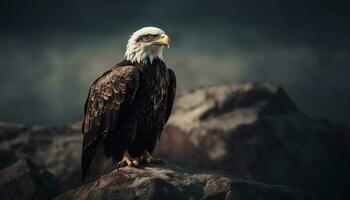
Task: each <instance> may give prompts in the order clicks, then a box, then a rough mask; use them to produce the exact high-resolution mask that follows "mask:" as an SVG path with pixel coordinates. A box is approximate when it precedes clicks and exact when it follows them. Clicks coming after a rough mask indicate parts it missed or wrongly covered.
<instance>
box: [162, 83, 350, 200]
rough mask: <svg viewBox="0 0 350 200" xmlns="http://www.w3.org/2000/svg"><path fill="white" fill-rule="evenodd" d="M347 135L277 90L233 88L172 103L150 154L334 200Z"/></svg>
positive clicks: (343, 173)
mask: <svg viewBox="0 0 350 200" xmlns="http://www.w3.org/2000/svg"><path fill="white" fill-rule="evenodd" d="M349 136H350V131H349V129H348V128H346V127H343V126H340V125H335V124H332V123H330V122H327V121H315V120H312V119H310V118H309V117H307V116H306V115H304V114H303V113H301V112H300V111H299V110H298V108H297V107H296V106H295V105H294V104H293V102H292V101H291V100H290V98H289V97H288V96H287V94H286V93H285V91H284V90H283V89H282V88H281V87H279V86H277V85H274V84H252V83H243V84H231V85H224V86H212V87H206V88H200V89H197V90H193V91H190V92H187V93H184V94H182V95H179V96H177V99H176V103H175V109H174V112H173V114H172V117H171V118H170V120H169V123H168V126H167V128H166V130H165V131H164V133H163V135H162V138H161V140H160V143H159V144H158V146H157V150H156V155H158V156H160V157H163V158H165V159H166V160H167V161H168V162H172V163H176V164H180V165H184V166H192V167H199V168H207V169H215V170H222V171H226V172H232V173H245V174H249V175H251V176H253V177H256V178H257V179H258V180H261V181H264V182H267V183H274V184H283V185H292V186H296V187H299V188H302V189H303V190H304V191H305V193H306V195H307V197H308V198H310V199H322V198H323V199H334V198H336V199H340V198H342V197H343V195H344V194H346V190H347V189H346V188H347V186H346V184H345V185H343V184H341V183H342V182H343V183H344V182H345V180H346V179H345V178H344V177H347V178H350V176H349V175H350V171H349V169H348V168H346V167H345V166H348V164H347V163H350V137H349ZM339 170H340V171H339ZM329 183H332V184H329ZM334 191H337V192H334Z"/></svg>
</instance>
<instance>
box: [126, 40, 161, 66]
mask: <svg viewBox="0 0 350 200" xmlns="http://www.w3.org/2000/svg"><path fill="white" fill-rule="evenodd" d="M156 58H159V59H160V60H163V46H161V45H149V44H145V43H139V42H133V41H129V43H128V45H127V46H126V52H125V60H129V61H130V62H132V63H136V62H137V63H147V62H151V63H153V60H154V59H156Z"/></svg>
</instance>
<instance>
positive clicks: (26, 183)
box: [0, 159, 59, 200]
mask: <svg viewBox="0 0 350 200" xmlns="http://www.w3.org/2000/svg"><path fill="white" fill-rule="evenodd" d="M0 191H1V199H3V200H22V199H23V200H28V199H33V200H34V199H35V200H43V199H51V198H53V197H54V196H56V195H57V194H58V193H59V189H58V184H57V182H56V179H55V177H54V176H53V175H52V174H51V173H50V172H48V171H46V170H44V169H41V168H37V167H36V166H35V165H34V164H33V163H31V162H30V161H28V160H26V159H21V160H19V161H17V162H16V163H14V164H13V165H10V166H8V167H6V168H5V169H3V170H1V171H0Z"/></svg>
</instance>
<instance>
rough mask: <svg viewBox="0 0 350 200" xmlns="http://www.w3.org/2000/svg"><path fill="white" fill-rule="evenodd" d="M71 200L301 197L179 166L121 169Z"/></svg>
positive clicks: (68, 195)
mask: <svg viewBox="0 0 350 200" xmlns="http://www.w3.org/2000/svg"><path fill="white" fill-rule="evenodd" d="M70 199H109V200H124V199H125V200H129V199H149V200H158V199H208V200H209V199H225V200H239V199H261V200H264V199H266V200H274V199H276V200H277V199H278V200H294V199H301V197H300V195H299V193H298V191H295V190H292V189H291V188H288V187H283V186H275V185H267V184H263V183H258V182H254V181H250V180H244V179H241V178H233V177H229V176H224V175H220V174H215V173H214V174H213V173H208V172H203V171H198V170H196V169H188V168H183V167H178V166H167V167H162V168H157V167H146V168H145V169H137V168H130V167H126V168H122V169H120V170H115V171H114V172H112V173H110V174H107V175H104V176H102V177H100V178H99V179H97V180H95V181H93V182H90V183H88V184H86V185H83V186H81V187H79V188H76V189H73V190H70V191H68V192H66V193H64V194H62V195H60V196H59V197H57V198H56V200H70Z"/></svg>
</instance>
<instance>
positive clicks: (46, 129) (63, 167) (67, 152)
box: [0, 123, 82, 190]
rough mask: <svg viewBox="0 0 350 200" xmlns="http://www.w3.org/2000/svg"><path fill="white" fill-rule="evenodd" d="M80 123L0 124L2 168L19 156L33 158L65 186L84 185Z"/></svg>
mask: <svg viewBox="0 0 350 200" xmlns="http://www.w3.org/2000/svg"><path fill="white" fill-rule="evenodd" d="M81 141H82V136H81V133H80V127H79V125H77V124H76V123H75V124H70V125H62V126H26V125H18V124H9V123H0V144H1V145H0V169H1V168H2V167H5V166H6V165H9V164H11V163H12V162H14V161H15V160H16V158H30V159H31V160H32V161H33V162H34V163H36V164H38V165H39V166H42V167H44V168H45V169H47V170H49V171H50V172H52V173H53V174H54V175H55V176H56V177H57V179H58V181H59V183H60V185H61V186H62V189H63V190H65V189H67V188H71V187H75V186H78V185H79V184H80V177H81V176H80V159H81Z"/></svg>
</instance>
